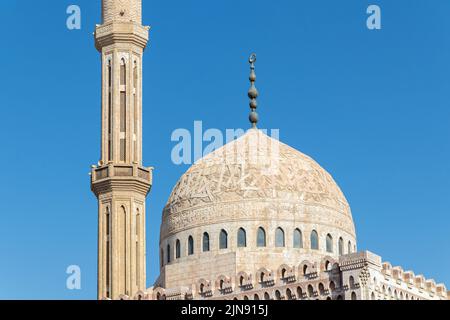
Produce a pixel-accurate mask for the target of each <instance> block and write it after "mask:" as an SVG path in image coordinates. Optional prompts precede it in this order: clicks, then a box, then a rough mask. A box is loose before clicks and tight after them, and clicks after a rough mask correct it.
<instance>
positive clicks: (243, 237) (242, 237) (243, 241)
mask: <svg viewBox="0 0 450 320" xmlns="http://www.w3.org/2000/svg"><path fill="white" fill-rule="evenodd" d="M237 240H238V241H237V246H238V247H239V248H245V247H246V246H247V233H246V232H245V229H244V228H239V230H238V233H237Z"/></svg>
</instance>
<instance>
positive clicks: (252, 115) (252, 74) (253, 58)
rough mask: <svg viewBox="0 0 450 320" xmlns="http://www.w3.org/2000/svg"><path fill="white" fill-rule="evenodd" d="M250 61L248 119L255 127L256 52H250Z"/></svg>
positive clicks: (256, 91)
mask: <svg viewBox="0 0 450 320" xmlns="http://www.w3.org/2000/svg"><path fill="white" fill-rule="evenodd" d="M248 62H249V63H250V77H249V80H250V84H251V85H250V89H249V90H248V97H249V98H250V109H251V112H250V116H249V120H250V122H251V124H252V128H256V124H257V123H258V114H257V113H256V108H257V107H258V103H257V102H256V98H258V90H257V89H256V87H255V81H256V73H255V62H256V54H255V53H252V54H251V55H250V58H249V59H248Z"/></svg>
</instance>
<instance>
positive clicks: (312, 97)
mask: <svg viewBox="0 0 450 320" xmlns="http://www.w3.org/2000/svg"><path fill="white" fill-rule="evenodd" d="M70 4H77V5H79V6H80V7H81V10H82V29H81V30H75V31H69V30H68V29H67V28H66V18H67V15H66V8H67V7H68V6H69V5H70ZM369 4H377V5H379V6H380V7H381V9H382V29H381V30H379V31H369V30H368V29H367V28H366V24H365V22H366V18H367V15H366V8H367V7H368V5H369ZM448 12H450V2H449V1H443V0H436V1H419V0H414V1H412V0H396V1H387V0H372V1H370V2H369V1H361V0H345V1H344V0H341V1H335V0H326V1H325V0H308V1H294V0H292V1H287V0H283V1H281V0H280V1H266V0H259V1H257V2H256V1H240V0H239V1H238V0H227V1H225V0H196V1H180V0H178V1H171V0H145V1H144V14H143V18H144V22H145V24H148V25H151V26H152V31H151V41H150V44H149V46H148V48H147V50H146V55H145V60H144V84H143V85H144V162H145V165H147V166H154V167H155V168H156V169H155V175H154V186H153V189H152V191H151V193H150V195H149V197H148V200H147V205H148V207H147V208H148V211H147V265H148V270H147V278H148V285H151V284H152V281H153V280H154V279H155V278H156V277H157V275H158V240H159V224H160V220H161V211H162V208H163V206H164V204H165V201H166V200H167V198H168V196H169V194H170V192H171V189H172V187H173V185H174V184H175V183H176V181H177V179H178V178H179V176H180V175H181V174H182V173H183V172H184V171H185V170H186V169H187V167H186V166H175V165H174V164H172V162H171V159H170V154H171V149H172V148H173V146H174V143H173V142H171V141H170V136H171V133H172V132H173V130H175V129H177V128H186V129H189V130H192V129H193V125H194V121H195V120H202V121H203V126H204V128H206V129H207V128H219V129H221V130H225V129H227V128H246V127H247V126H248V120H247V115H248V112H249V111H248V99H247V97H246V92H247V89H248V72H249V70H248V64H247V58H248V55H249V53H250V52H252V51H255V52H257V54H258V62H257V75H258V80H257V87H258V89H259V91H260V93H261V96H260V98H259V106H260V107H259V110H258V111H259V114H260V119H261V120H260V127H263V128H279V129H280V139H281V140H282V141H283V142H285V143H287V144H289V145H291V146H293V147H295V148H296V149H299V150H301V151H302V152H304V153H306V154H308V155H310V156H312V157H313V158H314V159H315V160H316V161H318V162H319V163H320V164H321V165H322V166H323V167H324V168H325V169H326V170H328V171H329V172H330V173H331V174H332V175H333V176H334V178H335V180H336V181H337V182H338V184H339V185H340V186H341V188H342V190H343V192H344V193H345V195H346V197H347V199H348V201H349V203H350V205H351V207H352V211H353V217H354V220H355V224H356V230H357V236H358V246H359V249H369V250H370V251H373V252H375V253H377V254H379V255H381V256H382V257H383V258H384V260H387V261H390V262H391V263H392V264H393V265H401V266H403V267H404V268H405V269H412V270H413V271H414V272H416V274H419V273H423V274H424V275H425V276H426V277H429V278H434V279H435V280H436V281H438V282H444V283H446V284H447V285H448V286H450V274H449V272H448V270H450V252H449V247H450V237H449V236H448V232H449V227H450V216H449V208H450V197H449V193H450V170H449V169H450V168H449V163H450V139H449V136H450V126H449V121H450V107H449V103H450V94H449V93H450V25H449V24H448V19H449V18H448ZM100 14H101V10H100V1H99V0H95V1H92V0H72V1H65V0H59V1H54V0H47V1H31V0H28V1H1V3H0V35H1V39H2V43H3V45H2V50H0V58H1V64H0V66H1V69H2V71H1V73H0V75H1V76H0V99H1V103H0V106H1V113H2V117H1V119H2V125H1V126H0V135H1V137H2V138H3V139H2V143H1V145H0V146H1V149H2V151H1V153H0V154H1V157H0V167H1V168H2V170H1V184H0V200H1V201H0V298H2V299H5V298H6V299H9V298H21V299H22V298H23V299H95V298H96V259H97V256H96V255H97V238H96V236H97V202H96V199H95V197H94V195H93V194H92V193H91V191H90V186H89V176H88V172H89V168H90V165H91V164H94V163H96V162H97V161H98V155H99V132H100V128H99V125H100V64H99V63H100V59H99V54H98V53H97V52H96V50H95V48H94V42H93V36H92V32H93V30H94V26H95V24H96V23H100V21H101V20H100ZM72 264H76V265H79V266H80V267H81V270H82V289H81V290H78V291H70V290H67V289H66V277H67V275H66V273H65V271H66V268H67V266H69V265H72Z"/></svg>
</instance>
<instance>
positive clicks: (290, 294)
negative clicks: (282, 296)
mask: <svg viewBox="0 0 450 320" xmlns="http://www.w3.org/2000/svg"><path fill="white" fill-rule="evenodd" d="M286 297H287V298H288V300H293V297H292V291H291V289H289V288H287V289H286Z"/></svg>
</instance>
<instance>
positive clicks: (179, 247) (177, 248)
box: [175, 239, 181, 259]
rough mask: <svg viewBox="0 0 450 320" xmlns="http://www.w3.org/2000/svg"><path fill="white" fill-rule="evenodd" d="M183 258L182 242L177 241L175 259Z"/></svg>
mask: <svg viewBox="0 0 450 320" xmlns="http://www.w3.org/2000/svg"><path fill="white" fill-rule="evenodd" d="M180 256H181V243H180V240H178V239H177V241H176V242H175V259H179V258H180Z"/></svg>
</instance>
